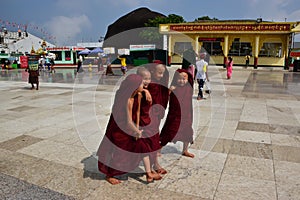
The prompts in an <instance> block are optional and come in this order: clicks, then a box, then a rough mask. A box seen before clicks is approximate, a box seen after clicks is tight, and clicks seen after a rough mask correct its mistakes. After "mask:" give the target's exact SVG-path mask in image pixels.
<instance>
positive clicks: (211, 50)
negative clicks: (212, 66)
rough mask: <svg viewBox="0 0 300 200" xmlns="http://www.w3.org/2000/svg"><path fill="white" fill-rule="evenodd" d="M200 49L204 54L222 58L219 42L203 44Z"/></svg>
mask: <svg viewBox="0 0 300 200" xmlns="http://www.w3.org/2000/svg"><path fill="white" fill-rule="evenodd" d="M202 48H204V49H205V50H206V52H207V53H208V54H210V55H213V56H222V55H223V50H222V46H221V43H220V42H219V41H206V42H203V45H202Z"/></svg>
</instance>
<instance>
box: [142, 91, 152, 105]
mask: <svg viewBox="0 0 300 200" xmlns="http://www.w3.org/2000/svg"><path fill="white" fill-rule="evenodd" d="M143 91H144V92H145V96H146V100H147V101H148V102H149V103H150V104H152V96H151V94H150V92H149V91H148V90H146V89H144V90H143Z"/></svg>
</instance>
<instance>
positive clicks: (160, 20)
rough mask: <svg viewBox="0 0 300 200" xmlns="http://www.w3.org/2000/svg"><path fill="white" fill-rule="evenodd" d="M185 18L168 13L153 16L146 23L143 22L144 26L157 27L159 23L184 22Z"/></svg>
mask: <svg viewBox="0 0 300 200" xmlns="http://www.w3.org/2000/svg"><path fill="white" fill-rule="evenodd" d="M184 22H185V20H184V19H183V17H182V16H179V15H175V14H170V15H168V17H155V18H154V19H149V21H148V23H145V26H146V27H159V24H170V23H184Z"/></svg>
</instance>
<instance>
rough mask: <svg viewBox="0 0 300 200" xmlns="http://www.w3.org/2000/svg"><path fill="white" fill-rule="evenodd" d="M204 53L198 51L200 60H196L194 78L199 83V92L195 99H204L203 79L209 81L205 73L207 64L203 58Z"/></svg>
mask: <svg viewBox="0 0 300 200" xmlns="http://www.w3.org/2000/svg"><path fill="white" fill-rule="evenodd" d="M205 56H206V54H205V53H200V60H198V61H197V62H196V68H197V74H196V79H197V82H198V85H199V92H198V97H197V100H201V99H204V98H203V86H204V83H205V80H207V81H209V79H208V75H207V66H208V63H207V62H206V61H205V60H204V58H205Z"/></svg>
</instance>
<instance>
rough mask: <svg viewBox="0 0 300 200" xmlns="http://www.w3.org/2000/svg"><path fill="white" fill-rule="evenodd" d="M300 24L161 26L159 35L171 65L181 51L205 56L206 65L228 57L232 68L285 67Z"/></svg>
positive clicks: (220, 62)
mask: <svg viewBox="0 0 300 200" xmlns="http://www.w3.org/2000/svg"><path fill="white" fill-rule="evenodd" d="M299 23H300V22H298V23H297V22H263V21H262V20H261V19H257V20H240V21H239V20H235V21H232V20H226V21H201V22H193V23H180V24H161V25H160V27H159V30H160V33H161V34H163V35H167V36H168V56H169V62H170V63H171V64H179V63H181V62H182V54H183V52H184V51H185V50H187V49H189V48H191V47H192V48H193V50H194V51H195V52H196V53H199V52H204V51H205V52H206V53H207V54H208V55H209V56H210V63H211V64H216V65H224V64H225V62H226V60H227V58H228V56H232V57H233V59H234V63H235V64H236V65H245V57H246V56H247V55H249V56H250V65H252V66H254V67H257V66H282V67H284V66H286V62H287V60H288V55H289V51H290V49H291V48H292V45H293V42H294V41H293V39H294V34H295V33H294V32H293V29H295V28H296V27H297V25H299Z"/></svg>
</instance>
